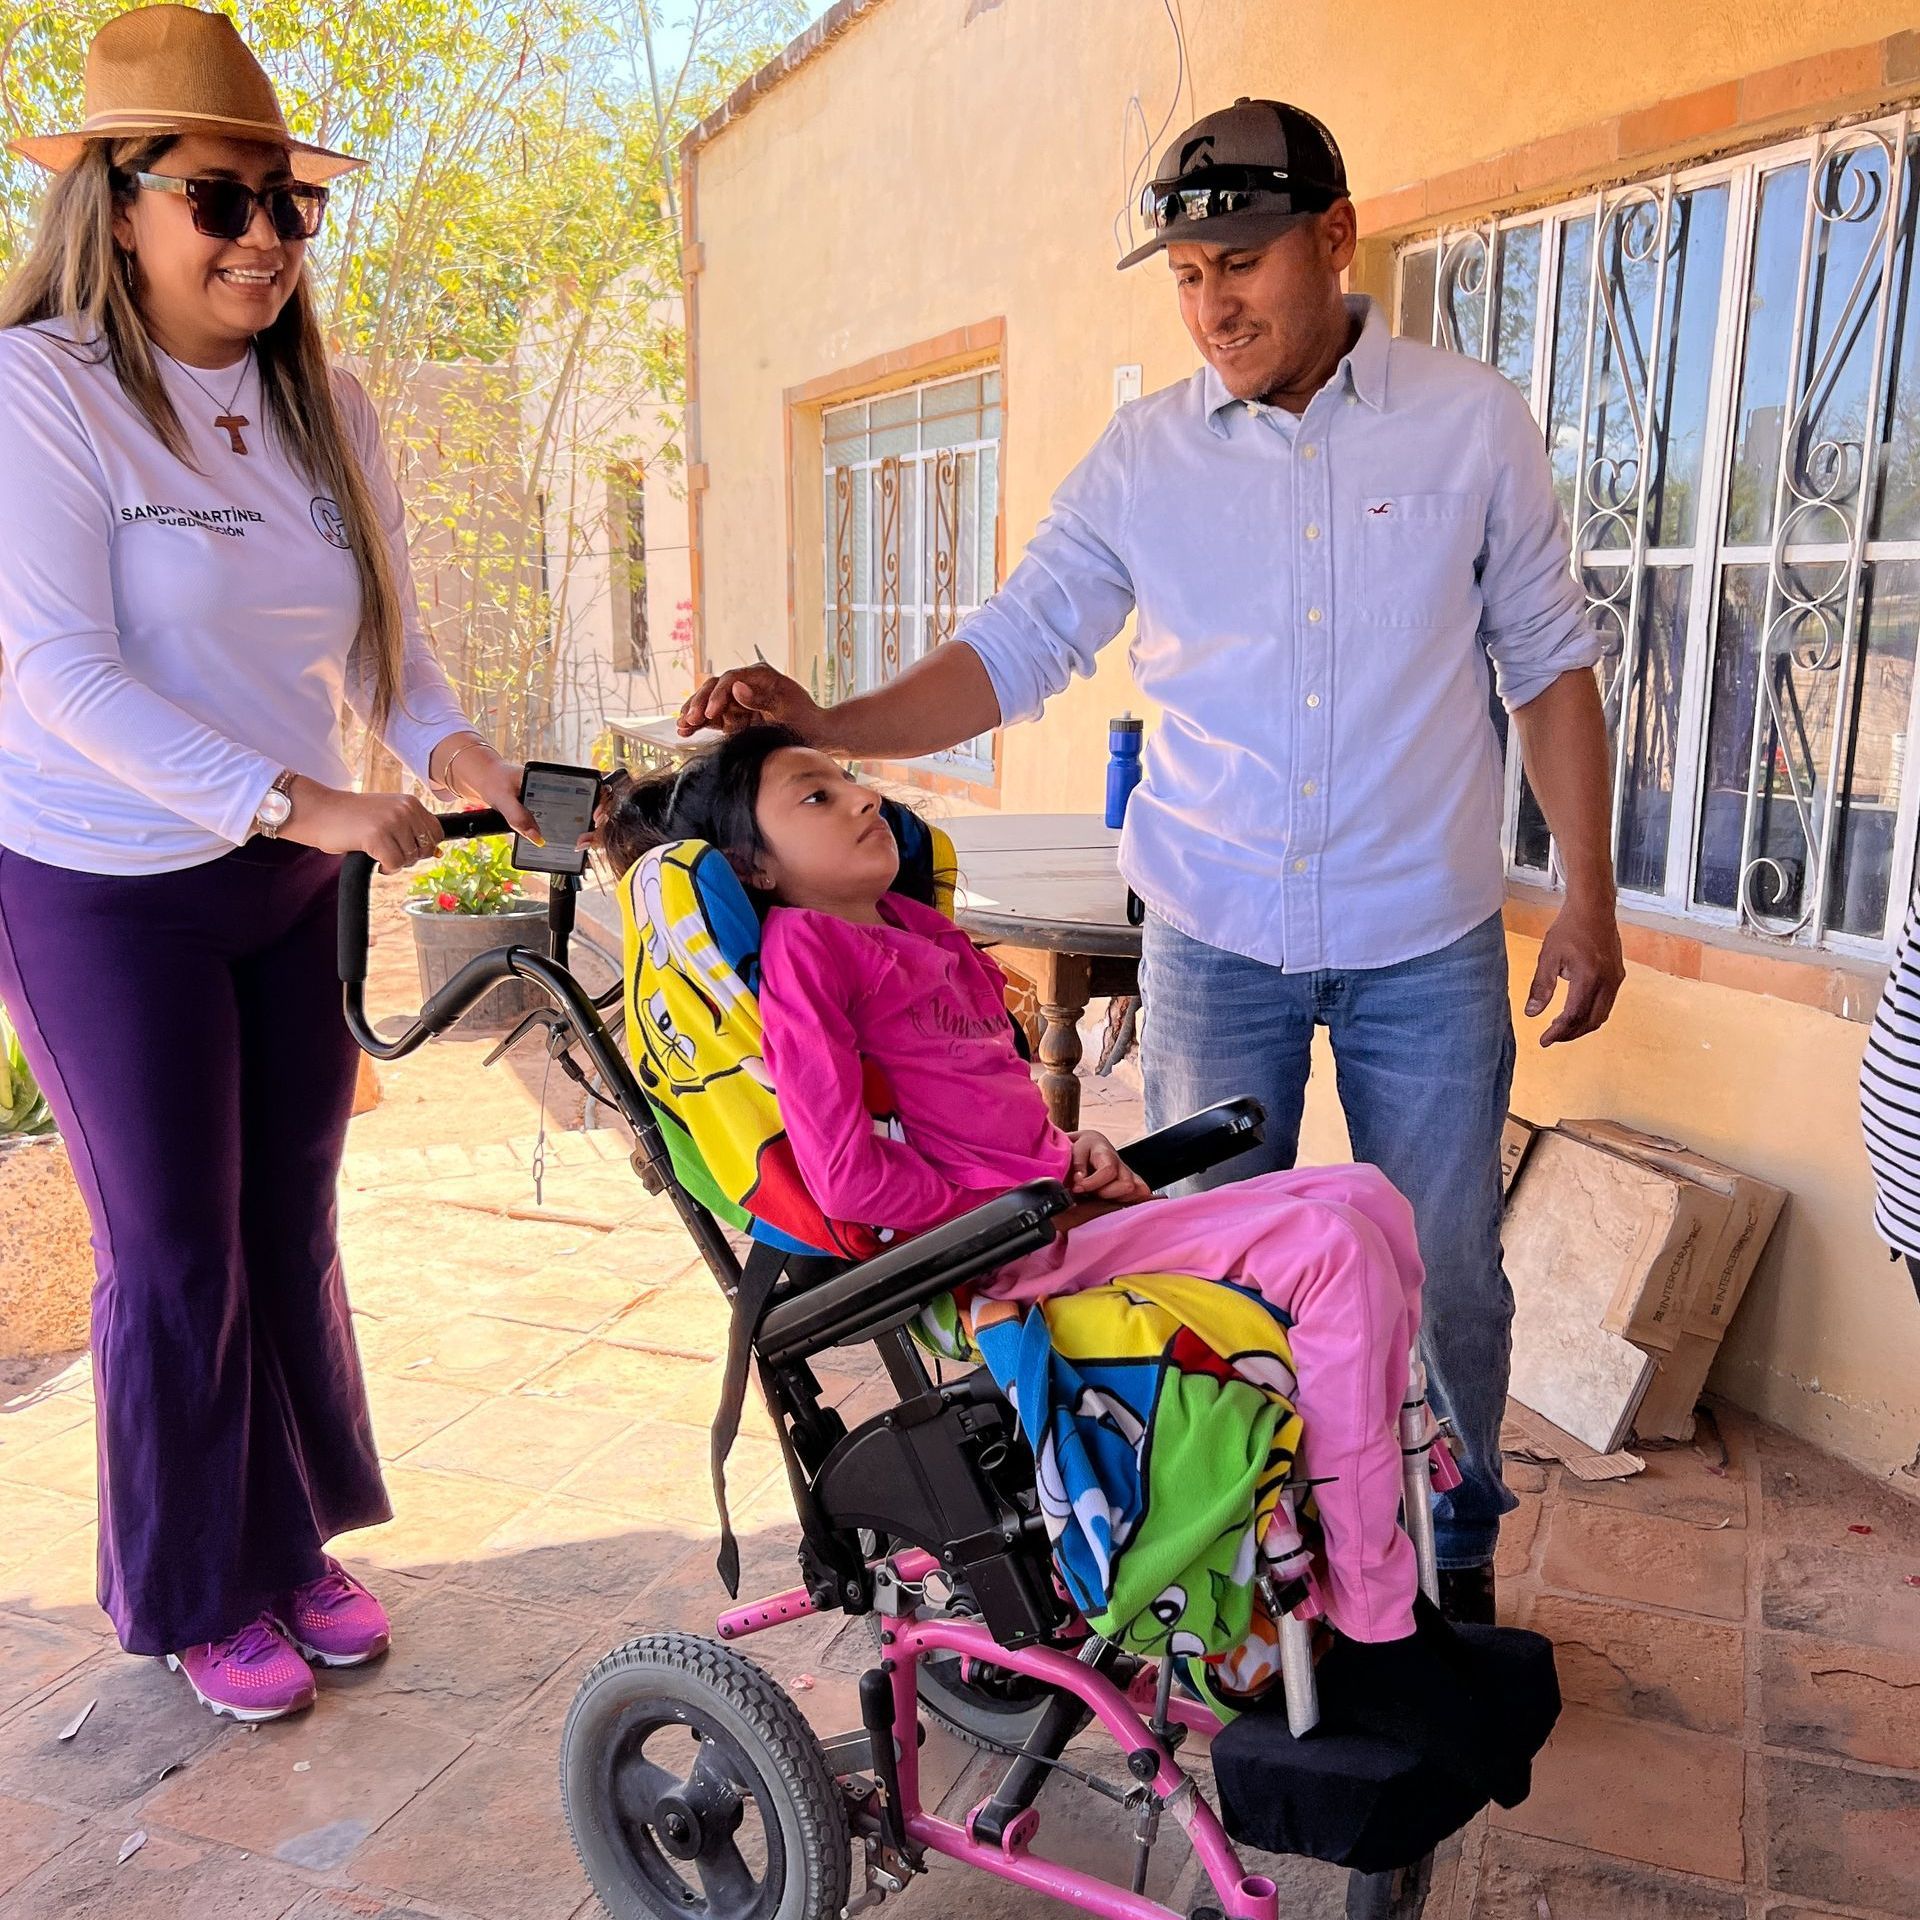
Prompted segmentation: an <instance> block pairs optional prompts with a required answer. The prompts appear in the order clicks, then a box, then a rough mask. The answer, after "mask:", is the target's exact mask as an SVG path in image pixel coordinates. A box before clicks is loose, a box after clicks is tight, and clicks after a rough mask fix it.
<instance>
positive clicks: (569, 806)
mask: <svg viewBox="0 0 1920 1920" xmlns="http://www.w3.org/2000/svg"><path fill="white" fill-rule="evenodd" d="M599 798H600V775H599V774H598V773H597V772H595V770H594V769H593V768H592V767H563V766H559V765H557V764H556V763H555V762H553V761H551V760H529V761H528V762H527V765H526V770H525V772H524V773H523V774H522V775H521V776H520V800H521V804H522V805H523V806H524V807H525V808H526V810H527V811H528V812H529V813H530V814H532V815H533V817H534V819H535V820H537V821H538V822H539V823H540V837H541V838H542V839H543V840H545V841H546V843H547V844H546V845H545V846H544V847H537V846H535V845H534V843H533V842H532V841H531V840H529V839H527V837H526V836H525V835H524V834H519V833H516V834H515V835H514V836H513V864H514V865H515V866H516V867H519V868H521V869H522V870H523V871H525V872H527V873H585V872H586V870H587V850H586V848H585V847H583V846H581V844H580V840H581V837H582V836H583V835H585V834H587V833H589V832H591V831H592V828H593V809H594V804H595V802H596V801H598V800H599Z"/></svg>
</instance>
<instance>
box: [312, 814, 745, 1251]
mask: <svg viewBox="0 0 1920 1920" xmlns="http://www.w3.org/2000/svg"><path fill="white" fill-rule="evenodd" d="M437 818H438V821H439V824H440V828H441V831H442V833H443V835H444V836H445V837H446V838H447V839H466V840H470V839H480V838H485V837H487V836H490V835H494V834H500V833H504V832H506V831H507V823H506V821H505V820H504V819H503V818H502V817H501V816H500V815H499V814H498V813H493V812H487V811H476V812H472V813H455V814H440V815H438V816H437ZM373 867H374V863H373V861H372V859H371V858H370V857H369V856H368V855H366V854H364V853H350V854H348V855H347V856H346V858H345V859H344V860H343V861H342V862H341V866H340V940H339V955H338V957H339V968H338V971H339V975H340V984H341V999H342V1003H343V1010H344V1012H345V1015H346V1022H347V1029H348V1031H349V1032H350V1033H351V1034H352V1035H353V1037H354V1040H355V1041H356V1042H357V1043H358V1045H359V1046H360V1048H361V1049H362V1051H363V1052H366V1053H368V1054H371V1055H372V1056H373V1058H374V1059H376V1060H399V1059H403V1058H405V1056H406V1055H408V1054H410V1053H413V1052H415V1051H416V1050H417V1049H418V1048H420V1047H422V1046H424V1045H425V1044H426V1042H427V1041H428V1040H430V1039H431V1038H432V1037H433V1036H434V1035H435V1034H436V1033H444V1032H445V1031H446V1030H447V1028H449V1027H451V1026H452V1025H453V1023H454V1022H455V1021H456V1020H458V1019H459V1018H460V1016H461V1015H462V1014H463V1013H465V1012H466V1011H467V1009H468V1008H469V1007H471V1006H473V1005H475V1004H476V1003H477V1002H478V1001H479V1000H481V999H482V998H483V997H484V996H485V995H486V994H488V993H489V992H491V991H492V989H493V988H494V987H496V986H498V985H499V984H500V982H501V981H503V980H509V979H520V980H529V981H532V982H533V983H535V984H536V985H538V986H540V987H542V988H544V989H545V991H546V993H547V995H548V997H549V998H550V999H551V1000H552V1001H553V1003H554V1005H555V1006H556V1007H557V1008H558V1009H559V1011H560V1012H561V1014H562V1015H563V1016H564V1017H565V1019H566V1021H567V1024H568V1025H569V1026H570V1027H571V1028H572V1029H573V1032H574V1035H575V1037H576V1038H577V1039H578V1041H579V1042H580V1044H581V1046H582V1047H583V1048H585V1050H586V1054H587V1057H588V1059H589V1060H590V1061H591V1062H592V1063H593V1066H594V1069H595V1071H596V1072H598V1073H599V1074H600V1076H601V1080H602V1083H603V1084H604V1085H605V1087H606V1088H607V1089H608V1091H609V1092H611V1093H612V1095H613V1097H614V1100H615V1102H616V1104H617V1105H618V1106H619V1108H620V1112H621V1115H622V1117H623V1118H624V1119H625V1120H626V1122H627V1124H628V1126H630V1127H631V1128H632V1129H633V1137H634V1143H635V1146H636V1147H637V1149H638V1152H639V1154H640V1156H641V1158H643V1159H644V1161H645V1162H646V1165H647V1168H648V1171H649V1172H650V1173H651V1174H652V1175H653V1176H654V1178H655V1179H657V1180H658V1181H659V1183H660V1186H661V1188H662V1190H663V1191H664V1192H665V1193H666V1194H667V1195H668V1197H669V1198H670V1199H671V1200H672V1202H673V1206H674V1211H675V1212H676V1213H678V1214H679V1216H680V1219H681V1222H682V1224H683V1225H684V1226H685V1227H686V1229H687V1231H688V1232H689V1233H690V1234H691V1235H692V1236H693V1240H694V1244H695V1245H696V1246H697V1247H698V1248H699V1250H700V1252H701V1254H702V1255H703V1256H704V1257H705V1259H706V1261H707V1263H708V1265H709V1266H710V1267H712V1268H713V1270H714V1273H715V1275H716V1276H717V1277H723V1278H724V1280H725V1283H726V1284H728V1285H732V1284H734V1283H737V1281H738V1279H739V1275H740V1268H739V1263H738V1261H737V1260H736V1259H735V1257H734V1252H733V1249H732V1248H731V1247H730V1246H729V1245H728V1244H727V1240H726V1236H725V1235H724V1234H723V1233H722V1232H721V1231H720V1227H719V1224H718V1222H716V1221H715V1220H714V1219H713V1217H712V1216H711V1215H710V1214H709V1213H708V1212H707V1210H706V1209H705V1208H704V1207H703V1206H701V1205H700V1203H699V1202H698V1201H697V1200H695V1199H694V1197H693V1196H692V1195H691V1194H690V1193H688V1192H687V1190H686V1189H685V1188H684V1187H683V1186H682V1185H681V1184H680V1181H679V1179H678V1177H677V1176H676V1175H675V1173H674V1169H673V1160H672V1157H671V1156H670V1155H669V1154H668V1152H667V1143H666V1141H665V1140H664V1139H663V1138H662V1136H661V1133H660V1129H659V1126H658V1124H657V1123H656V1122H655V1120H654V1117H653V1109H652V1108H651V1107H650V1106H649V1105H648V1103H647V1097H646V1095H645V1093H644V1092H642V1091H641V1087H640V1083H639V1081H638V1080H636V1079H635V1078H634V1074H633V1069H632V1068H631V1067H630V1066H629V1065H628V1064H627V1061H626V1059H625V1057H624V1056H623V1055H622V1053H621V1051H620V1049H619V1046H618V1045H617V1044H616V1043H615V1041H614V1039H613V1036H612V1035H611V1034H610V1033H608V1031H607V1028H606V1023H605V1022H604V1021H603V1020H602V1019H601V1018H600V1015H599V1012H598V1010H597V1009H596V1008H595V1006H594V1004H593V1002H592V1001H591V1000H590V999H589V998H588V997H587V993H586V990H585V988H583V987H582V986H581V985H580V983H579V981H578V980H576V979H575V978H574V977H573V975H572V974H571V973H569V972H568V971H567V969H566V968H565V967H564V966H562V965H561V964H560V963H559V962H557V961H555V960H553V959H551V958H549V957H548V956H547V955H546V954H544V953H536V952H535V951H534V950H533V949H532V948H531V947H502V948H498V949H496V950H495V951H494V952H492V953H483V954H479V955H477V956H476V957H475V958H473V959H472V960H469V961H468V962H467V964H466V965H465V966H464V967H462V968H461V969H460V971H459V972H458V973H456V974H455V975H454V976H453V978H452V979H451V980H449V981H448V982H447V983H446V985H445V986H443V987H441V988H440V989H439V991H438V992H436V993H434V994H432V995H431V996H430V997H429V998H428V1000H427V1002H426V1004H425V1005H424V1006H422V1007H421V1008H420V1010H419V1012H418V1013H416V1014H415V1015H414V1017H413V1019H412V1021H411V1022H410V1023H409V1024H408V1026H407V1028H406V1031H405V1032H403V1033H400V1034H398V1035H396V1036H395V1037H394V1038H392V1039H390V1040H389V1039H385V1038H383V1037H382V1036H381V1035H380V1034H378V1033H376V1032H375V1031H374V1029H373V1027H372V1025H371V1024H370V1022H369V1021H368V1019H367V1006H366V980H367V905H368V894H369V890H370V889H371V887H372V884H373ZM571 905H572V901H571V899H569V900H568V901H567V906H568V908H570V907H571ZM567 918H568V919H569V920H570V919H571V914H570V913H569V914H568V915H567Z"/></svg>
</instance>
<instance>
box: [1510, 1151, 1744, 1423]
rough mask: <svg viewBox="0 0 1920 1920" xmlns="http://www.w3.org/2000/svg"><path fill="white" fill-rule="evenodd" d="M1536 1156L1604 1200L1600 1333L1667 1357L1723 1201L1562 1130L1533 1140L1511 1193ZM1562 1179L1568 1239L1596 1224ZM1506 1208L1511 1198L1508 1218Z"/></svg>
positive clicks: (1721, 1221) (1713, 1243) (1715, 1235)
mask: <svg viewBox="0 0 1920 1920" xmlns="http://www.w3.org/2000/svg"><path fill="white" fill-rule="evenodd" d="M1543 1154H1550V1156H1551V1157H1552V1158H1553V1160H1554V1161H1555V1163H1556V1165H1557V1166H1563V1167H1564V1166H1571V1165H1576V1164H1577V1165H1578V1166H1580V1167H1581V1168H1583V1169H1584V1171H1583V1172H1582V1173H1581V1175H1580V1178H1579V1180H1578V1181H1575V1182H1574V1183H1573V1184H1574V1188H1579V1189H1583V1190H1584V1189H1586V1188H1591V1189H1592V1190H1593V1191H1594V1192H1595V1193H1599V1192H1602V1191H1604V1192H1605V1194H1606V1199H1607V1212H1606V1223H1607V1226H1606V1230H1607V1231H1608V1232H1609V1233H1610V1234H1611V1235H1612V1252H1611V1256H1610V1257H1611V1258H1612V1260H1613V1265H1612V1267H1611V1269H1610V1270H1611V1271H1612V1272H1613V1273H1614V1275H1615V1285H1614V1289H1613V1292H1612V1293H1611V1295H1610V1296H1609V1297H1608V1299H1607V1300H1606V1302H1605V1303H1604V1305H1603V1307H1602V1309H1601V1314H1600V1324H1601V1326H1603V1327H1604V1328H1605V1329H1606V1330H1607V1332H1609V1333H1617V1334H1619V1335H1620V1337H1621V1338H1622V1339H1625V1340H1631V1341H1632V1342H1633V1343H1634V1345H1635V1346H1637V1347H1644V1348H1645V1349H1646V1350H1647V1351H1648V1352H1650V1353H1669V1352H1671V1351H1672V1349H1673V1346H1674V1343H1675V1342H1676V1341H1677V1340H1678V1339H1679V1337H1680V1334H1681V1331H1682V1328H1683V1326H1684V1323H1685V1319H1686V1314H1687V1309H1688V1307H1689V1305H1690V1304H1691V1303H1692V1301H1693V1298H1694V1294H1695V1291H1696V1289H1697V1287H1698V1285H1699V1284H1700V1279H1701V1275H1702V1273H1703V1272H1704V1270H1705V1266H1706V1262H1707V1260H1708V1258H1709V1256H1710V1254H1711V1253H1712V1250H1713V1249H1714V1248H1715V1247H1717V1246H1718V1245H1719V1242H1720V1238H1721V1234H1722V1231H1723V1229H1724V1227H1725V1225H1726V1215H1727V1211H1728V1200H1727V1196H1726V1195H1725V1194H1723V1193H1720V1192H1717V1191H1715V1189H1713V1188H1711V1187H1705V1186H1702V1185H1700V1183H1699V1182H1698V1181H1694V1180H1689V1179H1687V1178H1686V1177H1685V1176H1684V1175H1682V1174H1677V1173H1674V1172H1671V1171H1670V1170H1669V1169H1667V1168H1665V1167H1662V1166H1657V1165H1655V1164H1653V1163H1652V1162H1650V1161H1647V1160H1643V1159H1641V1158H1639V1157H1637V1156H1635V1155H1632V1154H1627V1153H1622V1152H1620V1151H1619V1150H1617V1149H1616V1148H1614V1147H1612V1146H1608V1145H1603V1144H1601V1143H1599V1142H1597V1141H1594V1140H1590V1139H1584V1138H1582V1137H1581V1136H1579V1135H1577V1134H1575V1133H1574V1132H1573V1131H1572V1130H1571V1129H1570V1128H1567V1127H1564V1126H1563V1127H1556V1128H1551V1129H1549V1130H1547V1131H1546V1132H1544V1133H1542V1134H1540V1135H1539V1137H1538V1138H1537V1139H1536V1141H1535V1143H1534V1146H1533V1150H1532V1154H1531V1157H1530V1159H1529V1161H1528V1166H1527V1171H1526V1172H1525V1173H1523V1174H1522V1176H1521V1179H1520V1182H1519V1184H1518V1186H1516V1188H1515V1193H1516V1194H1517V1193H1519V1192H1521V1191H1523V1190H1524V1189H1525V1187H1526V1183H1527V1182H1528V1181H1529V1180H1530V1179H1531V1178H1532V1170H1533V1168H1534V1166H1535V1165H1536V1164H1538V1162H1539V1160H1540V1158H1541V1156H1542V1155H1543ZM1569 1156H1571V1159H1570V1158H1569ZM1568 1178H1570V1176H1568V1175H1567V1174H1565V1173H1564V1172H1563V1173H1562V1175H1561V1176H1560V1187H1559V1188H1558V1189H1557V1190H1556V1199H1555V1204H1556V1205H1558V1206H1560V1207H1561V1208H1563V1209H1564V1217H1563V1220H1562V1223H1561V1224H1562V1226H1563V1228H1564V1230H1565V1231H1567V1232H1569V1233H1574V1232H1578V1231H1580V1230H1581V1229H1582V1228H1583V1227H1587V1228H1591V1227H1593V1226H1594V1225H1595V1224H1596V1223H1595V1222H1594V1221H1591V1220H1589V1219H1588V1218H1587V1217H1586V1215H1585V1213H1584V1212H1583V1209H1584V1208H1587V1207H1589V1206H1591V1205H1593V1204H1594V1202H1593V1200H1592V1198H1591V1196H1589V1197H1584V1198H1583V1197H1582V1192H1581V1191H1575V1190H1572V1189H1568V1188H1567V1186H1566V1182H1567V1180H1568ZM1512 1206H1513V1196H1512V1195H1510V1196H1509V1215H1510V1214H1511V1211H1512ZM1538 1411H1542V1412H1544V1411H1545V1409H1544V1408H1542V1409H1538ZM1562 1424H1563V1425H1564V1424H1565V1423H1564V1422H1563V1423H1562ZM1581 1437H1582V1438H1583V1439H1584V1438H1585V1437H1586V1436H1585V1435H1582V1436H1581ZM1596 1444H1597V1443H1596Z"/></svg>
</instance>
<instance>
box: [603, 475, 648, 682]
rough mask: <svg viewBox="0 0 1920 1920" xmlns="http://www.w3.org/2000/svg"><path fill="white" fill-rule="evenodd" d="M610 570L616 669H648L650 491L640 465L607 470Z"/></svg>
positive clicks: (608, 563) (641, 671)
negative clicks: (648, 492)
mask: <svg viewBox="0 0 1920 1920" xmlns="http://www.w3.org/2000/svg"><path fill="white" fill-rule="evenodd" d="M607 572H608V579H609V583H610V585H611V588H612V601H613V668H614V671H615V672H616V673H644V672H646V670H647V667H648V664H649V658H650V655H649V648H648V644H647V489H646V474H645V472H644V470H643V469H641V468H640V467H638V466H632V465H626V464H622V465H620V466H617V467H613V468H611V469H609V471H608V473H607Z"/></svg>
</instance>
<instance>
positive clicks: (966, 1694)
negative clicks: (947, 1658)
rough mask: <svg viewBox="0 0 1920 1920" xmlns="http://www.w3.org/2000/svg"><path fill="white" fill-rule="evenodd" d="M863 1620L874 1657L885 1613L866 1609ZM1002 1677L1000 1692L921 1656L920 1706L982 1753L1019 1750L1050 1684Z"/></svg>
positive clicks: (1041, 1710) (1035, 1723)
mask: <svg viewBox="0 0 1920 1920" xmlns="http://www.w3.org/2000/svg"><path fill="white" fill-rule="evenodd" d="M867 1624H868V1626H869V1628H870V1629H871V1631H872V1633H873V1643H874V1648H875V1653H876V1657H878V1651H879V1647H880V1635H881V1633H882V1632H883V1631H884V1630H885V1627H886V1616H884V1615H882V1614H878V1613H872V1614H869V1615H868V1616H867ZM1007 1681H1008V1683H1009V1684H1008V1686H1007V1689H1006V1692H1005V1693H1004V1694H1002V1693H1001V1692H1000V1690H999V1689H998V1688H997V1687H994V1686H991V1685H988V1686H981V1685H978V1684H976V1683H974V1682H970V1681H965V1680H962V1679H960V1677H959V1676H958V1675H957V1674H954V1675H952V1676H951V1677H949V1674H948V1672H947V1663H946V1662H936V1661H935V1660H934V1659H932V1658H930V1657H928V1656H925V1655H923V1656H922V1657H921V1661H920V1706H921V1709H922V1711H924V1712H925V1714H926V1716H927V1718H928V1719H930V1720H934V1721H937V1722H938V1723H939V1724H940V1725H941V1726H943V1727H945V1728H946V1730H947V1731H948V1732H949V1733H951V1734H953V1735H954V1736H955V1738H957V1739H960V1740H964V1741H965V1742H966V1743H967V1745H968V1746H970V1747H979V1748H980V1749H981V1750H982V1751H983V1752H986V1753H1018V1752H1019V1751H1020V1749H1021V1747H1023V1746H1024V1745H1025V1744H1026V1742H1027V1739H1028V1737H1029V1736H1030V1735H1031V1734H1032V1732H1033V1730H1034V1728H1035V1727H1037V1726H1038V1725H1039V1724H1040V1716H1041V1715H1042V1714H1043V1713H1045V1712H1046V1710H1047V1702H1048V1700H1049V1699H1051V1698H1052V1696H1053V1689H1052V1688H1051V1687H1047V1686H1043V1685H1042V1684H1041V1683H1040V1682H1039V1681H1036V1680H1028V1679H1026V1678H1025V1677H1024V1676H1023V1675H1020V1674H1012V1673H1010V1674H1008V1675H1007Z"/></svg>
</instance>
